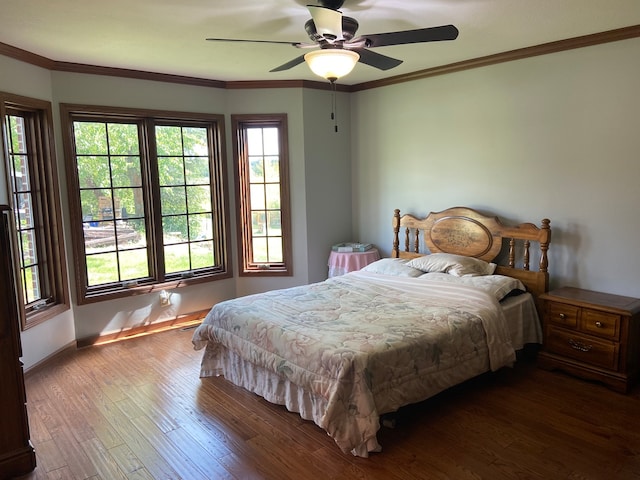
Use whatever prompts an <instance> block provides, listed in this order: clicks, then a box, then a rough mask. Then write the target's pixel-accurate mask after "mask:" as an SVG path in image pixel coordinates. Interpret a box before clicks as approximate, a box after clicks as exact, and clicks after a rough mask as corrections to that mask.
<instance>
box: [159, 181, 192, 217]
mask: <svg viewBox="0 0 640 480" xmlns="http://www.w3.org/2000/svg"><path fill="white" fill-rule="evenodd" d="M160 201H161V204H162V215H172V214H177V213H187V198H186V195H185V191H184V187H162V188H161V189H160Z"/></svg>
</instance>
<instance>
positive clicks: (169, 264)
mask: <svg viewBox="0 0 640 480" xmlns="http://www.w3.org/2000/svg"><path fill="white" fill-rule="evenodd" d="M164 268H165V270H166V272H167V273H176V272H184V271H188V270H190V269H191V268H190V265H189V244H188V243H183V244H180V245H166V246H165V247H164Z"/></svg>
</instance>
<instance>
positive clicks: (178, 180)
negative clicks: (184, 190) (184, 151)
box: [158, 157, 184, 185]
mask: <svg viewBox="0 0 640 480" xmlns="http://www.w3.org/2000/svg"><path fill="white" fill-rule="evenodd" d="M158 172H159V174H160V185H184V166H183V162H182V157H161V158H158Z"/></svg>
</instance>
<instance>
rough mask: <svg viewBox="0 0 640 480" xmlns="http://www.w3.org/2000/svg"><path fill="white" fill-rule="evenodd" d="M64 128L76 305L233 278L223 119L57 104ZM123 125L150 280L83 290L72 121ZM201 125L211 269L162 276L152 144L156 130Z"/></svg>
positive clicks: (83, 255)
mask: <svg viewBox="0 0 640 480" xmlns="http://www.w3.org/2000/svg"><path fill="white" fill-rule="evenodd" d="M60 115H61V121H62V128H63V143H64V151H65V159H66V161H65V163H66V167H67V188H68V195H69V211H70V216H71V238H72V244H73V251H74V275H75V283H76V294H77V302H78V304H86V303H93V302H99V301H103V300H109V299H115V298H123V297H128V296H132V295H139V294H145V293H150V292H153V291H156V290H162V289H173V288H178V287H184V286H189V285H195V284H199V283H204V282H210V281H216V280H221V279H226V278H230V277H232V276H233V272H232V270H231V269H230V268H229V245H230V241H229V224H228V222H229V220H228V219H229V214H228V188H227V174H226V158H225V144H224V142H225V134H224V116H223V115H218V114H203V113H192V112H175V111H164V110H148V109H134V108H125V107H103V106H90V105H75V104H64V103H62V104H60ZM75 121H96V122H106V123H108V122H111V121H117V122H125V123H135V124H137V125H138V135H139V144H140V148H141V150H140V169H141V172H140V173H141V175H142V176H143V180H142V185H143V186H142V195H143V197H144V209H145V225H146V226H147V228H146V230H147V247H146V248H147V254H148V256H149V259H148V261H149V275H148V277H145V278H144V279H141V280H140V281H133V282H127V281H121V282H112V283H105V284H101V285H97V286H89V285H88V283H89V282H88V274H87V268H86V264H87V263H86V250H85V241H84V234H83V230H82V228H83V218H82V204H81V201H80V190H81V188H80V182H79V174H78V167H77V157H76V151H75V137H74V122H75ZM165 125H166V126H200V127H202V126H206V128H207V130H208V132H210V135H208V146H209V152H210V158H211V159H212V161H210V163H209V169H210V191H211V200H212V205H211V213H212V215H213V219H214V220H213V223H214V226H213V229H214V251H215V256H214V258H215V259H216V264H215V265H214V266H213V267H208V268H205V269H200V270H190V271H189V272H182V273H177V274H173V273H171V274H167V273H166V272H165V270H164V250H163V246H164V245H163V236H162V232H163V230H162V218H163V217H162V214H161V213H160V212H161V209H160V179H159V174H158V162H157V151H156V143H155V127H156V126H165Z"/></svg>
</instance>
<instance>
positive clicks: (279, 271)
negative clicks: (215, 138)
mask: <svg viewBox="0 0 640 480" xmlns="http://www.w3.org/2000/svg"><path fill="white" fill-rule="evenodd" d="M231 124H232V130H233V139H234V143H233V159H234V178H235V185H236V210H237V214H238V221H237V243H238V266H239V274H240V276H255V277H273V276H293V251H292V244H293V241H292V228H291V200H290V198H291V197H290V193H289V192H290V185H289V140H288V127H287V114H286V113H282V114H244V115H231ZM251 127H277V128H278V137H279V159H280V162H279V173H280V212H281V226H282V242H283V244H282V255H283V261H282V262H277V263H271V264H268V265H266V264H264V263H258V262H254V261H253V250H252V226H251V225H252V218H251V208H250V197H249V174H248V170H249V165H248V153H247V150H246V143H247V142H246V130H247V128H251Z"/></svg>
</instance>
